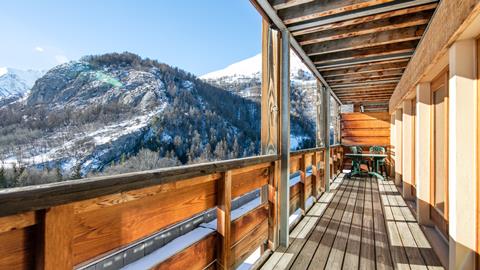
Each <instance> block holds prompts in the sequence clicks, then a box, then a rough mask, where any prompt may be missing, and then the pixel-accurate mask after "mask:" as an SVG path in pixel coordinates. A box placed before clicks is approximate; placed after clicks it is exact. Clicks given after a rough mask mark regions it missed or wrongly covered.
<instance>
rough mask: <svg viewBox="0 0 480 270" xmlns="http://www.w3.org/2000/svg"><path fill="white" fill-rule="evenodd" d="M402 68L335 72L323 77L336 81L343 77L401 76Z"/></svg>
mask: <svg viewBox="0 0 480 270" xmlns="http://www.w3.org/2000/svg"><path fill="white" fill-rule="evenodd" d="M403 70H404V68H400V69H383V70H378V71H369V72H352V73H350V74H336V75H333V76H328V77H325V80H327V81H336V80H344V79H361V78H381V77H383V76H402V74H403Z"/></svg>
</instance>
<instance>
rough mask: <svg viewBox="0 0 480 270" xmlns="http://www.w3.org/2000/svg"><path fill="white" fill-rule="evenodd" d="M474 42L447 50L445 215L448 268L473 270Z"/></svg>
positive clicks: (475, 110) (475, 162)
mask: <svg viewBox="0 0 480 270" xmlns="http://www.w3.org/2000/svg"><path fill="white" fill-rule="evenodd" d="M476 61H477V57H476V42H475V40H474V39H467V40H461V41H457V42H455V43H454V44H453V45H452V47H450V49H449V72H450V76H449V78H450V80H449V99H448V100H449V103H448V111H449V129H448V131H449V133H448V135H449V136H448V138H449V139H448V164H449V168H448V200H447V203H448V206H449V207H448V216H449V227H448V231H449V234H450V241H449V246H450V249H449V250H450V254H449V268H450V269H474V268H475V249H476V237H475V234H476V224H475V218H474V217H475V215H476V212H475V204H476V201H475V197H476V189H477V183H476V179H477V167H476V166H477V150H478V149H477V128H478V127H477V118H476V116H477V87H476V78H477V74H476Z"/></svg>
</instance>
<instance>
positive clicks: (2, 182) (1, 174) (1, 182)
mask: <svg viewBox="0 0 480 270" xmlns="http://www.w3.org/2000/svg"><path fill="white" fill-rule="evenodd" d="M7 186H8V184H7V177H6V176H5V169H4V168H3V166H1V167H0V187H1V188H7Z"/></svg>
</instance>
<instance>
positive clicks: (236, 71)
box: [200, 51, 313, 82]
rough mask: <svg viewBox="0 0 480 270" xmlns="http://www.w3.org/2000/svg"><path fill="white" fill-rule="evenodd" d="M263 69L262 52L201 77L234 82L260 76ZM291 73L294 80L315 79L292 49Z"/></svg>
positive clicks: (208, 79) (209, 79) (207, 79)
mask: <svg viewBox="0 0 480 270" xmlns="http://www.w3.org/2000/svg"><path fill="white" fill-rule="evenodd" d="M261 71H262V54H261V53H259V54H257V55H255V56H253V57H250V58H247V59H245V60H242V61H240V62H237V63H234V64H231V65H229V66H227V67H226V68H224V69H221V70H217V71H214V72H210V73H207V74H205V75H202V76H200V78H201V79H203V80H206V81H217V80H223V81H225V82H234V81H236V80H242V79H247V78H250V79H251V78H260V75H261ZM290 74H291V79H292V80H300V81H310V80H313V76H312V74H311V73H310V72H309V71H308V68H307V67H306V66H305V64H304V63H303V62H302V60H300V58H299V57H298V56H297V55H296V54H295V53H294V52H293V51H290Z"/></svg>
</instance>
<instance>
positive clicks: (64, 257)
mask: <svg viewBox="0 0 480 270" xmlns="http://www.w3.org/2000/svg"><path fill="white" fill-rule="evenodd" d="M73 222H74V221H73V205H72V204H65V205H60V206H55V207H51V208H49V209H48V210H46V212H45V217H44V223H43V240H42V241H43V247H42V248H40V253H42V254H41V256H40V258H39V259H40V260H39V261H38V262H37V267H39V268H42V267H43V269H45V270H50V269H51V270H62V269H65V270H67V269H68V270H70V269H72V268H73V230H72V228H73V227H74V224H73Z"/></svg>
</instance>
